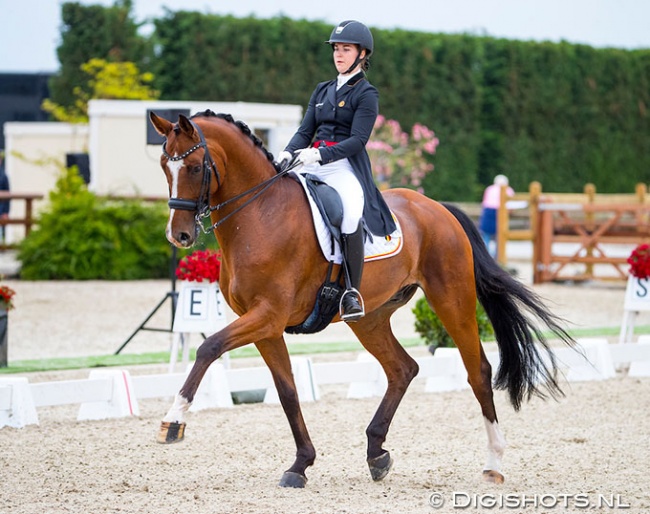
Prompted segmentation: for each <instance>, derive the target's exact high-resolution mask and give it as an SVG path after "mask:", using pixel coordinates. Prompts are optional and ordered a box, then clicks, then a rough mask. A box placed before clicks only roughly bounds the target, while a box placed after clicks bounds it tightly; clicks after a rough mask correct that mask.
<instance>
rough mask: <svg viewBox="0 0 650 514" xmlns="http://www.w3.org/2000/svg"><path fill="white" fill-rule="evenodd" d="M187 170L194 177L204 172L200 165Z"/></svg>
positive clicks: (189, 167)
mask: <svg viewBox="0 0 650 514" xmlns="http://www.w3.org/2000/svg"><path fill="white" fill-rule="evenodd" d="M187 169H188V170H189V172H190V173H192V174H193V175H198V174H199V173H201V171H202V170H203V168H202V167H201V166H200V165H199V164H197V165H196V166H188V168H187Z"/></svg>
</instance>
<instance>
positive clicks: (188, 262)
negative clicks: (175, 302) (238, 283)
mask: <svg viewBox="0 0 650 514" xmlns="http://www.w3.org/2000/svg"><path fill="white" fill-rule="evenodd" d="M220 257H221V252H216V251H214V250H197V251H195V252H193V253H191V254H190V255H187V256H185V257H183V258H182V259H181V260H180V262H179V263H178V266H177V268H176V277H177V278H178V279H180V280H187V281H188V282H202V281H203V280H207V281H208V282H217V281H218V280H219V275H220V273H221V261H220V260H219V258H220Z"/></svg>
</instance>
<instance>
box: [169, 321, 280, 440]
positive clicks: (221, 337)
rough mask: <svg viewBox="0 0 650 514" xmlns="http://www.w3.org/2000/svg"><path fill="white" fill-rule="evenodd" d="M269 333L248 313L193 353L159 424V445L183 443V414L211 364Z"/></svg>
mask: <svg viewBox="0 0 650 514" xmlns="http://www.w3.org/2000/svg"><path fill="white" fill-rule="evenodd" d="M268 329H269V324H268V323H265V322H264V319H263V316H259V315H256V314H255V313H253V312H250V313H247V314H245V315H243V316H242V317H240V318H238V319H236V320H235V321H233V322H232V323H231V324H230V325H228V326H227V327H226V328H224V329H222V330H220V331H219V332H217V333H216V334H213V335H211V336H210V337H208V338H207V339H206V340H205V341H203V343H202V344H201V346H199V348H198V350H197V351H196V361H195V362H194V365H193V366H192V369H191V371H190V373H189V375H188V376H187V379H186V380H185V383H184V384H183V387H182V388H181V390H180V391H179V393H178V394H177V395H176V398H175V399H174V404H173V405H172V407H171V409H169V411H168V412H167V414H166V415H165V417H164V418H163V420H162V423H161V425H160V430H159V432H158V437H157V441H158V442H159V443H164V444H168V443H176V442H179V441H182V440H183V438H184V436H185V421H184V419H185V413H186V412H187V411H188V409H189V408H190V406H191V405H192V401H194V395H195V394H196V391H197V389H198V388H199V385H200V384H201V380H202V379H203V376H204V375H205V372H206V371H207V370H208V368H209V367H210V364H212V363H213V362H214V361H215V360H217V359H218V358H219V357H221V356H222V355H223V354H224V353H226V352H228V351H230V350H234V349H235V348H239V347H240V346H244V345H246V344H249V343H251V342H252V341H255V340H259V339H263V338H265V337H267V336H268ZM280 333H282V332H280Z"/></svg>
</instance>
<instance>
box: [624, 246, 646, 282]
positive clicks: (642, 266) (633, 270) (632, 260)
mask: <svg viewBox="0 0 650 514" xmlns="http://www.w3.org/2000/svg"><path fill="white" fill-rule="evenodd" d="M627 262H628V264H629V265H630V274H631V275H632V276H634V277H636V278H648V277H650V245H649V244H642V245H639V246H637V247H636V248H635V249H634V250H633V251H632V253H631V254H630V256H629V257H628V259H627Z"/></svg>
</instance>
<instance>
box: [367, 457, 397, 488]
mask: <svg viewBox="0 0 650 514" xmlns="http://www.w3.org/2000/svg"><path fill="white" fill-rule="evenodd" d="M368 467H369V468H370V476H371V477H372V479H373V480H374V481H375V482H378V481H379V480H382V479H384V478H385V477H386V475H388V472H389V471H390V468H392V467H393V459H391V458H390V453H388V452H384V453H382V454H381V455H380V456H379V457H375V458H374V459H368Z"/></svg>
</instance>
